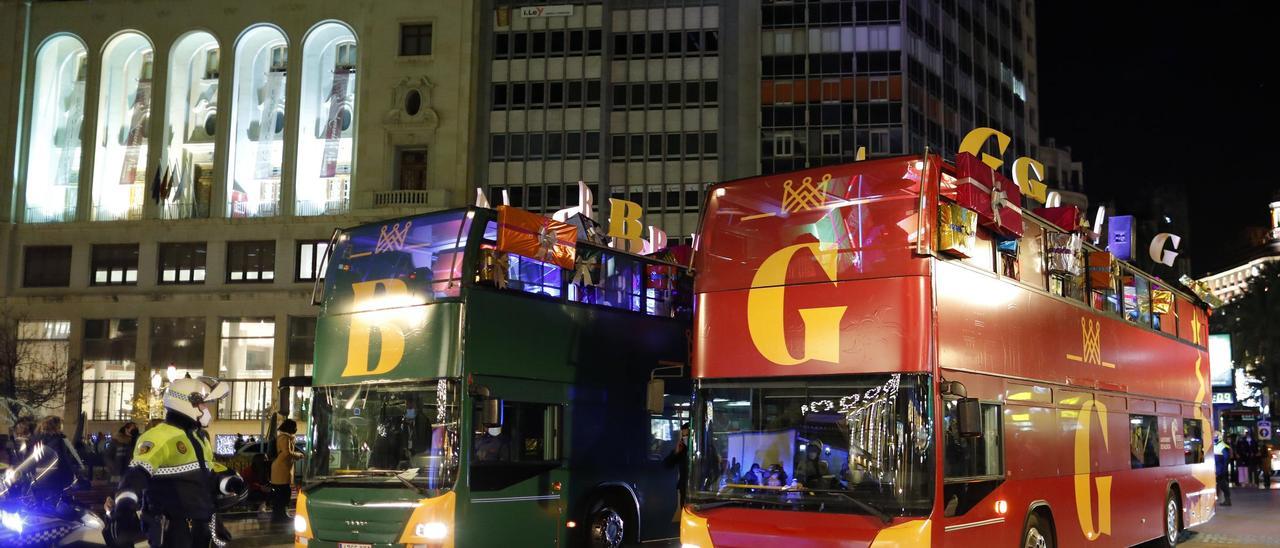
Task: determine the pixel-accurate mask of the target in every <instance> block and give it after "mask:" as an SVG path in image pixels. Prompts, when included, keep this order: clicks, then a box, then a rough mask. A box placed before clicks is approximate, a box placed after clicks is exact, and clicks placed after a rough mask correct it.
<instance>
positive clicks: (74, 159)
mask: <svg viewBox="0 0 1280 548" xmlns="http://www.w3.org/2000/svg"><path fill="white" fill-rule="evenodd" d="M87 59H88V57H87V56H86V55H85V49H84V44H82V43H81V42H80V39H79V38H76V37H74V36H68V35H61V36H56V37H54V38H51V39H49V40H47V41H46V42H45V43H44V44H43V45H41V46H40V51H39V53H37V54H36V60H35V87H34V88H33V91H32V95H33V98H32V106H31V134H30V135H29V136H28V139H27V211H26V216H25V217H24V218H25V219H26V222H28V223H46V222H64V221H73V220H75V216H76V199H77V194H78V193H77V189H78V188H79V183H80V140H81V138H82V136H83V135H82V134H83V131H82V128H81V125H82V124H83V123H84V84H85V76H86V75H87V74H88V72H87V70H86V62H87Z"/></svg>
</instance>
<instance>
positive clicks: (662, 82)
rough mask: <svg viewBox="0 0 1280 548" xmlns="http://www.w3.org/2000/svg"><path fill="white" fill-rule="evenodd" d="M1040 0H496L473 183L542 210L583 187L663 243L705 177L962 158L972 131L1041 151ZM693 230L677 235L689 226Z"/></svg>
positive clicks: (491, 6) (690, 208)
mask: <svg viewBox="0 0 1280 548" xmlns="http://www.w3.org/2000/svg"><path fill="white" fill-rule="evenodd" d="M1033 6H1034V4H1033V3H1031V2H1027V1H1022V0H988V1H983V0H973V1H965V0H947V1H944V2H925V1H921V0H906V1H898V0H875V1H866V0H857V1H854V0H836V1H808V2H805V1H799V0H793V1H774V0H746V1H740V2H737V1H735V2H728V1H715V0H604V1H579V2H565V3H562V4H557V5H545V4H540V3H530V2H507V1H503V0H488V1H487V2H485V4H484V8H483V11H484V12H485V13H484V14H482V16H481V17H482V20H481V24H480V27H481V31H480V36H481V40H482V43H481V45H480V48H479V49H480V52H481V55H482V56H483V58H484V59H485V60H484V61H483V62H482V65H483V66H482V68H481V71H480V87H481V88H482V89H484V88H487V90H488V93H487V95H488V96H487V97H484V98H481V100H480V105H481V109H482V112H484V113H485V114H487V117H486V116H485V115H482V116H479V117H478V118H477V122H478V124H479V127H477V133H478V135H479V138H478V144H479V146H480V147H481V148H483V149H484V150H483V152H481V153H479V154H477V155H476V162H477V166H476V172H477V173H479V178H480V182H479V184H480V185H481V186H483V187H484V188H485V189H486V192H488V194H489V197H490V200H491V201H494V202H499V201H500V200H501V199H502V198H501V196H502V193H503V191H505V192H506V193H507V196H508V198H509V200H510V202H511V203H512V205H520V206H523V207H527V208H530V209H534V210H538V211H545V212H551V211H554V210H556V209H559V208H562V207H568V206H572V205H576V204H577V202H576V200H577V192H576V190H575V189H576V182H577V181H579V180H581V181H584V182H586V183H587V184H588V186H590V188H591V189H592V191H593V194H594V195H595V197H596V200H595V202H596V204H597V207H598V210H597V212H596V215H597V218H603V217H604V216H606V215H607V214H608V212H607V209H606V208H607V205H606V204H607V201H606V200H605V198H608V197H616V198H623V199H627V200H630V201H633V202H636V203H638V204H640V205H641V206H643V207H644V208H645V214H646V215H645V221H646V223H648V224H653V225H657V226H659V227H662V228H663V229H665V230H666V231H667V232H668V234H670V235H671V236H672V237H673V238H679V237H687V236H688V235H689V234H691V233H692V232H694V231H695V230H696V228H697V211H698V207H699V206H700V205H701V203H702V200H703V191H704V189H705V188H706V185H707V184H708V183H712V182H717V181H723V180H729V179H734V178H739V177H747V176H752V175H757V174H760V173H774V172H780V171H788V170H794V169H802V168H806V167H815V166H821V165H827V164H833V163H840V162H850V161H853V159H854V157H855V154H856V153H857V150H858V149H859V147H865V148H866V151H867V153H868V155H869V156H871V157H874V156H882V155H892V154H905V153H921V152H923V151H924V149H925V146H926V145H928V146H929V147H930V148H931V149H932V150H935V151H942V152H943V153H944V154H946V155H947V156H951V155H953V154H954V153H955V151H956V149H957V148H958V146H959V142H960V139H961V138H962V137H963V136H964V135H965V133H967V132H968V131H969V130H970V129H972V128H974V127H980V126H990V127H994V128H996V129H999V130H1001V131H1003V132H1005V133H1006V134H1008V135H1010V136H1011V137H1012V138H1013V145H1012V147H1011V150H1009V151H1008V152H1007V155H1008V157H1010V158H1012V157H1014V156H1016V155H1026V154H1034V152H1035V144H1036V143H1037V142H1038V139H1039V138H1038V127H1037V123H1036V118H1037V115H1038V114H1037V110H1036V97H1035V80H1036V76H1035V70H1036V69H1035V66H1036V65H1035V54H1034V51H1035V40H1034V27H1035V25H1034V21H1035V14H1034V11H1033V10H1034V8H1033ZM686 239H687V238H686Z"/></svg>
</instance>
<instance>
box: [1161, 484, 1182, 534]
mask: <svg viewBox="0 0 1280 548" xmlns="http://www.w3.org/2000/svg"><path fill="white" fill-rule="evenodd" d="M1181 510H1182V509H1181V508H1179V507H1178V497H1177V496H1176V495H1175V494H1174V493H1169V497H1168V498H1167V499H1165V501H1164V541H1163V544H1164V545H1165V546H1177V545H1178V534H1179V533H1180V532H1181V530H1180V528H1179V527H1178V522H1179V517H1180V516H1181V514H1182V512H1181Z"/></svg>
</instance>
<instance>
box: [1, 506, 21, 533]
mask: <svg viewBox="0 0 1280 548" xmlns="http://www.w3.org/2000/svg"><path fill="white" fill-rule="evenodd" d="M0 525H4V528H5V529H8V530H10V531H13V532H15V533H22V527H23V525H24V524H23V522H22V514H19V513H17V512H5V511H3V510H0Z"/></svg>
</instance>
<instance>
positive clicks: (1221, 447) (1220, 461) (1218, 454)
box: [1213, 433, 1232, 506]
mask: <svg viewBox="0 0 1280 548" xmlns="http://www.w3.org/2000/svg"><path fill="white" fill-rule="evenodd" d="M1213 438H1214V439H1213V468H1214V470H1215V471H1216V472H1217V475H1218V481H1217V483H1218V491H1219V492H1221V493H1222V503H1221V505H1222V506H1231V473H1230V470H1229V469H1228V468H1229V467H1228V466H1227V465H1228V463H1230V462H1231V453H1232V451H1231V446H1230V445H1227V444H1226V443H1225V442H1223V441H1222V434H1220V433H1219V434H1214V436H1213Z"/></svg>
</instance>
